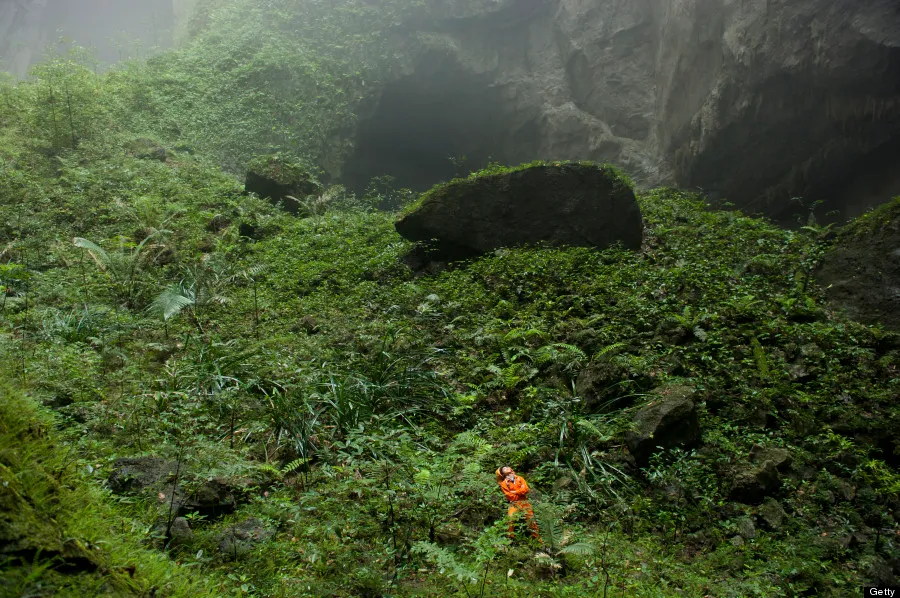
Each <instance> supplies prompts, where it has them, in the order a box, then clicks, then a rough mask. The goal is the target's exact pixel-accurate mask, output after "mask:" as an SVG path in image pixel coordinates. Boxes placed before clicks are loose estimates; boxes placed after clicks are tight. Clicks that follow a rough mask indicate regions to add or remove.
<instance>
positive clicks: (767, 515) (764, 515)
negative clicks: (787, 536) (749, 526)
mask: <svg viewBox="0 0 900 598" xmlns="http://www.w3.org/2000/svg"><path fill="white" fill-rule="evenodd" d="M757 516H758V518H759V520H760V522H761V523H762V524H763V526H764V527H766V528H767V529H769V530H772V531H778V530H779V529H781V525H782V523H783V522H784V519H785V517H787V515H786V514H785V512H784V507H782V506H781V503H780V502H778V501H777V500H775V499H772V498H770V499H768V500H766V502H764V503H763V504H762V506H760V507H759V511H758V515H757Z"/></svg>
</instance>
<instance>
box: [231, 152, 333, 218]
mask: <svg viewBox="0 0 900 598" xmlns="http://www.w3.org/2000/svg"><path fill="white" fill-rule="evenodd" d="M244 190H245V191H246V192H247V193H256V194H257V195H258V196H260V197H262V198H264V199H268V200H269V201H271V202H272V204H279V203H280V204H281V206H282V208H283V209H284V210H285V211H286V212H288V213H290V214H292V215H294V216H305V215H306V214H305V213H304V212H305V210H304V208H303V202H302V198H304V197H307V196H309V195H321V194H322V185H321V183H319V181H318V180H316V178H315V177H314V176H313V174H312V173H311V172H310V171H309V169H308V168H307V167H306V166H305V165H304V164H303V163H302V162H300V161H299V160H297V159H296V158H292V157H289V156H284V155H281V154H272V155H268V156H259V157H257V158H255V159H253V160H252V161H251V162H250V166H249V168H248V170H247V176H246V178H245V180H244ZM247 236H250V235H247Z"/></svg>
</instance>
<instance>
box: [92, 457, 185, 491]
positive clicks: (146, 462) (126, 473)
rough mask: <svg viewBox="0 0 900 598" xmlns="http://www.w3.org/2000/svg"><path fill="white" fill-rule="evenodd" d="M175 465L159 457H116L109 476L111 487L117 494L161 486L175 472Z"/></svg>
mask: <svg viewBox="0 0 900 598" xmlns="http://www.w3.org/2000/svg"><path fill="white" fill-rule="evenodd" d="M175 465H176V464H175V463H174V462H172V461H167V460H166V459H160V458H159V457H123V458H121V459H116V460H115V462H114V463H113V466H112V471H111V472H110V474H109V478H108V482H109V488H110V490H112V491H113V492H115V493H116V494H124V493H127V492H138V491H140V490H143V489H144V488H148V487H152V488H155V487H158V486H161V485H162V484H164V483H165V482H166V481H168V480H169V478H170V477H171V476H172V475H173V474H174V472H175Z"/></svg>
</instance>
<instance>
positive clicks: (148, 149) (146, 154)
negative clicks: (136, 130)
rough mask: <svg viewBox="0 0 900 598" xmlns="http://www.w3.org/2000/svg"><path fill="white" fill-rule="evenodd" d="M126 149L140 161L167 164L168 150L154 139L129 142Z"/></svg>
mask: <svg viewBox="0 0 900 598" xmlns="http://www.w3.org/2000/svg"><path fill="white" fill-rule="evenodd" d="M125 149H126V150H127V151H128V153H129V154H131V155H132V156H134V157H135V158H137V159H139V160H159V161H160V162H165V161H166V158H167V154H166V149H165V148H164V147H163V146H161V145H159V144H158V143H156V142H155V141H153V140H152V139H146V138H141V139H135V140H133V141H129V142H128V143H127V144H126V145H125Z"/></svg>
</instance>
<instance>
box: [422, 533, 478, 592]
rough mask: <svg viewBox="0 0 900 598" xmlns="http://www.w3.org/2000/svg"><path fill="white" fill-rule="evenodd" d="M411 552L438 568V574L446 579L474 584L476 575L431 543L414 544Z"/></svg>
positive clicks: (449, 553) (448, 553) (447, 551)
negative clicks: (421, 556)
mask: <svg viewBox="0 0 900 598" xmlns="http://www.w3.org/2000/svg"><path fill="white" fill-rule="evenodd" d="M413 552H416V553H419V554H421V555H423V556H424V557H425V559H426V560H427V561H428V562H430V563H431V564H433V565H434V566H435V567H437V568H438V573H439V574H441V575H444V576H447V577H454V578H456V580H457V581H461V582H465V583H476V582H477V581H478V575H477V574H476V573H475V572H474V571H472V570H471V569H469V568H468V567H466V566H465V565H463V564H462V563H460V562H459V561H458V560H456V557H455V556H454V555H453V553H452V552H450V551H449V550H447V549H446V548H441V547H440V546H437V545H435V544H432V543H431V542H416V544H415V545H414V546H413Z"/></svg>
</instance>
